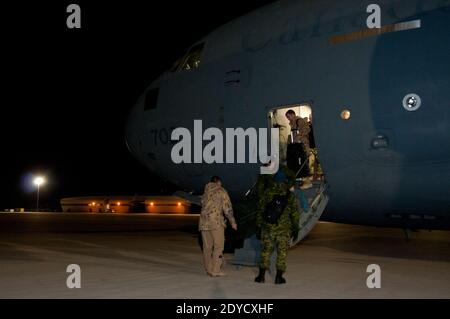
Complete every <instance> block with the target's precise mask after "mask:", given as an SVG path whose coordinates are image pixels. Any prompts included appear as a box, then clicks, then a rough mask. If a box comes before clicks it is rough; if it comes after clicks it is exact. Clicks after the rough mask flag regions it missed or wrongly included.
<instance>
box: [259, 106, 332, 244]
mask: <svg viewBox="0 0 450 319" xmlns="http://www.w3.org/2000/svg"><path fill="white" fill-rule="evenodd" d="M289 110H292V111H294V112H295V115H296V116H298V117H300V118H302V119H304V120H306V121H307V122H308V123H309V124H310V128H311V132H310V134H312V136H311V135H310V136H309V137H310V138H309V139H308V142H309V144H310V145H309V146H310V147H309V148H308V149H305V152H304V153H302V154H303V155H302V156H296V157H295V158H294V159H292V157H291V156H292V152H289V163H292V162H293V161H294V162H295V161H297V165H298V166H297V167H299V169H298V170H296V171H295V172H294V173H296V186H295V187H294V193H295V195H296V197H297V201H298V209H299V211H300V212H301V215H300V216H301V219H300V225H299V226H300V233H299V236H298V241H300V240H301V239H303V238H304V237H305V236H306V235H307V234H308V233H309V231H310V230H311V229H312V228H313V227H314V225H315V224H316V223H317V222H318V221H319V218H320V216H321V215H322V212H323V211H324V209H325V207H326V205H327V203H328V196H327V194H326V189H327V184H326V181H325V177H324V175H323V172H322V168H321V167H320V161H319V159H320V155H319V154H318V145H315V141H314V138H313V136H314V132H313V128H312V124H313V119H314V117H313V108H312V106H311V105H310V104H307V103H300V104H292V105H284V106H280V107H276V108H273V109H270V110H269V114H268V120H269V123H268V125H269V127H278V128H279V134H280V166H287V164H288V155H287V154H288V144H289V140H290V141H291V142H292V140H293V138H294V136H293V134H296V131H293V132H292V131H291V126H290V125H289V120H288V118H287V117H286V113H287V112H288V111H289ZM294 141H295V140H294ZM297 142H298V140H297ZM294 144H297V145H298V143H294ZM290 147H292V146H290ZM291 150H292V148H291ZM301 157H303V159H302V158H301ZM304 165H306V167H307V170H306V173H304V171H303V166H304ZM291 171H292V169H291ZM298 241H297V242H298ZM292 244H293V245H294V244H295V243H292Z"/></svg>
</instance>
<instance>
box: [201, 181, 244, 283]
mask: <svg viewBox="0 0 450 319" xmlns="http://www.w3.org/2000/svg"><path fill="white" fill-rule="evenodd" d="M224 215H225V216H226V217H227V218H228V220H229V222H230V223H231V225H234V224H236V221H235V219H234V216H233V207H232V205H231V201H230V197H229V196H228V193H227V191H226V190H225V189H224V188H223V187H222V186H220V185H219V184H217V183H208V184H206V186H205V192H204V193H203V196H202V211H201V214H200V220H199V225H198V229H199V230H200V231H201V233H202V241H203V265H204V267H205V271H206V273H208V274H209V275H212V276H217V275H219V274H221V268H222V265H223V262H224V258H223V249H224V243H225V236H224V230H225V228H226V226H227V224H226V221H225V217H224Z"/></svg>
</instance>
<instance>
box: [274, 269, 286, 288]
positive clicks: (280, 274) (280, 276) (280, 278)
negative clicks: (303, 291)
mask: <svg viewBox="0 0 450 319" xmlns="http://www.w3.org/2000/svg"><path fill="white" fill-rule="evenodd" d="M285 283H286V279H284V278H283V272H282V271H281V270H277V275H276V276H275V284H276V285H281V284H285Z"/></svg>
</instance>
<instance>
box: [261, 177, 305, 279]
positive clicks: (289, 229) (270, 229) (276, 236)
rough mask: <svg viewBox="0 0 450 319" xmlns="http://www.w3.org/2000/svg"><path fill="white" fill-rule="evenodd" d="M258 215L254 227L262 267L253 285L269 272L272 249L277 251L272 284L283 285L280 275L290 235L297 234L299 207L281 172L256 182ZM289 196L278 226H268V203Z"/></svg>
mask: <svg viewBox="0 0 450 319" xmlns="http://www.w3.org/2000/svg"><path fill="white" fill-rule="evenodd" d="M257 186H258V193H259V194H258V195H259V203H258V214H257V219H256V220H257V224H258V227H259V228H260V230H261V243H262V246H263V248H262V252H261V263H260V268H259V275H258V277H256V278H255V281H256V282H259V283H263V282H264V281H265V271H266V269H268V268H269V264H270V256H271V255H272V252H273V249H274V245H276V247H277V262H276V266H277V274H276V277H275V284H284V283H286V280H285V279H284V278H283V273H284V272H285V271H286V257H287V251H288V248H289V239H290V238H291V235H293V236H294V237H296V236H297V235H298V231H299V219H300V213H299V211H298V209H297V207H298V204H297V200H296V198H295V195H294V194H293V193H292V192H290V191H288V190H289V187H290V185H289V183H288V180H287V176H286V174H285V173H284V171H282V170H280V171H278V173H277V174H276V175H275V176H272V175H265V176H264V175H262V176H261V178H260V180H259V181H258V185H257ZM286 194H288V202H287V206H286V208H285V209H284V211H283V213H282V214H281V216H280V217H279V219H278V223H277V224H269V223H268V222H266V221H265V219H264V216H263V215H264V212H265V209H266V206H267V204H268V203H270V202H271V201H272V199H273V197H274V196H276V195H286Z"/></svg>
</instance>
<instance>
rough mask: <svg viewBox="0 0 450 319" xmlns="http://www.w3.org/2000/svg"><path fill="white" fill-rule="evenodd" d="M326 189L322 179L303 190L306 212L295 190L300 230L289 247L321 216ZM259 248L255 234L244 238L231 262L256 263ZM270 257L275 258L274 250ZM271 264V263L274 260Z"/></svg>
mask: <svg viewBox="0 0 450 319" xmlns="http://www.w3.org/2000/svg"><path fill="white" fill-rule="evenodd" d="M326 189H327V184H326V183H325V182H323V181H318V182H314V183H313V187H312V188H310V189H307V190H303V192H304V195H305V197H306V199H307V201H308V206H309V209H308V210H307V211H306V212H305V211H303V209H302V208H301V204H300V197H299V196H298V195H299V194H300V193H299V192H295V194H296V196H297V198H298V202H299V207H298V209H299V210H300V211H301V214H300V221H299V229H300V230H299V233H298V236H297V239H296V240H295V241H293V240H292V239H291V242H290V246H291V247H292V246H295V245H297V244H298V243H299V242H300V241H302V240H303V239H304V238H305V237H306V236H307V235H308V234H309V232H310V231H311V230H312V229H313V228H314V226H315V225H316V224H317V223H318V222H319V219H320V216H322V213H323V212H324V210H325V207H326V206H327V204H328V200H329V197H328V195H327V194H326ZM261 248H262V246H261V243H260V241H259V240H258V239H257V238H256V235H253V236H251V237H249V238H246V239H245V240H244V245H243V247H242V248H240V249H236V250H235V252H234V259H233V261H232V263H233V264H235V265H242V266H255V265H257V264H258V262H259V259H260V255H261ZM271 259H273V260H274V259H276V250H275V251H274V253H273V255H272V258H271ZM271 264H272V265H273V264H274V262H272V263H271Z"/></svg>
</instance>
